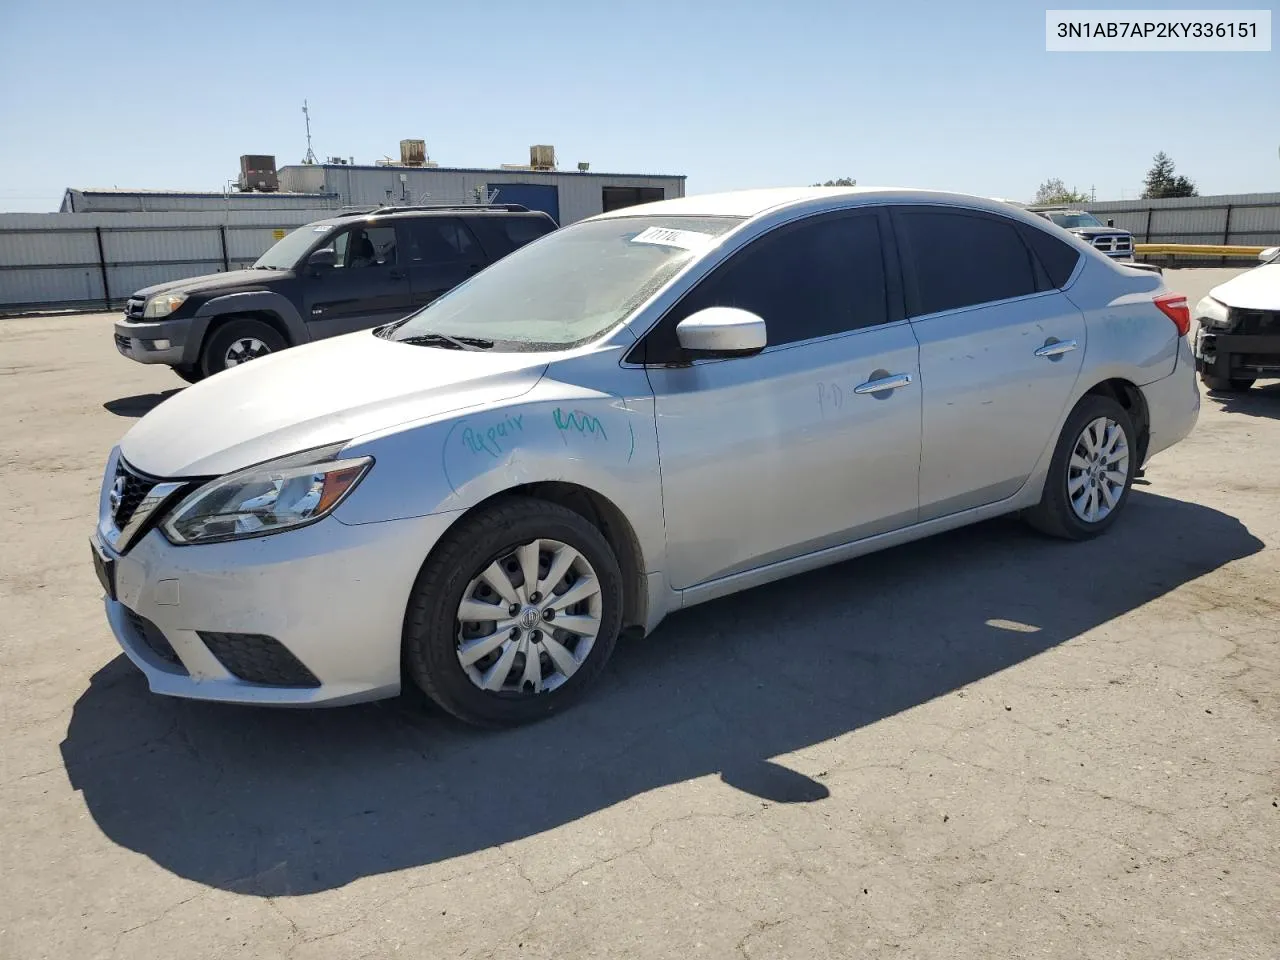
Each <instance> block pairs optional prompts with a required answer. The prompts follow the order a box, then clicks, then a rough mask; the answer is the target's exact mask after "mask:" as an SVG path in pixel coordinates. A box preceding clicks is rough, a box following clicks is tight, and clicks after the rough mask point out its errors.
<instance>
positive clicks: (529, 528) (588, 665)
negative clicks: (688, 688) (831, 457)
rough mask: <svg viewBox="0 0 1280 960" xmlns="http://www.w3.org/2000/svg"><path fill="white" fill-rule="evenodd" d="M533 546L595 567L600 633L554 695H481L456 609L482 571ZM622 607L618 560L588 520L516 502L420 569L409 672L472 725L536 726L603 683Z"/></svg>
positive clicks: (409, 621) (481, 517) (461, 534)
mask: <svg viewBox="0 0 1280 960" xmlns="http://www.w3.org/2000/svg"><path fill="white" fill-rule="evenodd" d="M535 538H542V539H552V540H559V541H561V542H562V543H566V544H568V545H570V546H571V547H573V548H574V549H575V550H577V551H578V552H579V553H581V554H582V555H583V557H585V558H586V560H587V562H588V563H590V564H591V566H592V568H593V569H594V571H595V574H596V578H597V579H598V581H599V583H600V597H601V602H602V608H601V617H600V629H599V632H598V633H597V634H596V639H595V643H594V645H593V646H592V648H591V651H590V652H589V653H588V654H587V657H586V659H585V660H584V661H583V662H582V665H581V666H579V667H578V669H577V670H576V671H575V672H573V674H572V675H571V676H569V677H568V679H567V680H565V681H564V682H563V683H562V684H561V685H560V686H559V687H557V688H556V689H554V690H551V691H544V692H540V693H492V692H488V691H485V690H481V689H480V688H479V687H478V686H476V684H474V683H473V682H472V681H471V679H470V678H469V677H468V675H467V673H466V671H465V669H464V668H463V666H462V665H461V664H460V663H459V661H458V655H457V642H458V621H457V612H458V605H459V603H460V602H461V601H462V598H463V591H464V590H466V588H467V585H468V584H469V583H470V582H471V580H472V579H473V578H475V577H477V576H478V575H479V573H480V571H482V570H484V569H485V568H486V567H487V566H488V565H489V564H490V563H492V562H493V561H495V560H497V559H500V558H501V557H503V556H505V555H506V554H508V553H510V552H511V551H512V549H514V548H515V547H517V546H519V545H521V544H524V543H528V542H529V541H530V540H533V539H535ZM622 599H623V591H622V573H621V571H620V570H619V567H618V561H617V558H616V557H615V556H614V554H613V550H612V549H611V548H610V547H609V543H608V541H607V540H605V538H604V536H603V535H602V534H601V533H600V531H599V530H597V529H596V527H595V526H594V525H593V524H592V523H591V522H590V521H589V520H587V519H586V518H585V517H583V516H582V515H581V514H578V513H575V512H574V511H572V510H569V509H568V508H566V507H562V506H559V505H558V504H554V503H548V502H546V501H544V500H536V499H533V498H530V497H512V498H510V499H506V500H503V501H500V502H498V503H495V504H494V505H493V506H490V507H488V508H486V509H484V510H482V511H480V512H478V513H476V514H474V515H473V516H470V517H467V518H465V519H463V520H461V521H459V522H458V523H457V525H455V526H454V527H453V529H451V530H450V531H449V532H448V533H447V534H445V536H444V537H443V538H442V539H441V541H440V543H439V544H438V545H437V547H436V549H435V550H433V551H432V553H431V556H430V557H428V559H427V562H426V563H424V564H423V566H422V570H421V571H420V572H419V573H418V578H417V581H416V582H415V583H414V585H413V591H412V593H411V594H410V596H409V605H408V608H407V609H406V611H405V620H404V634H403V655H404V664H405V668H406V670H407V672H408V673H409V676H410V677H411V678H412V679H413V681H414V683H415V684H417V686H418V687H419V688H420V689H421V690H422V692H423V693H425V694H426V695H427V696H428V697H430V698H431V700H432V701H434V702H435V703H436V704H438V705H439V706H440V707H442V708H443V709H444V710H446V711H448V712H449V713H451V714H453V715H454V716H455V717H458V718H459V719H461V720H464V721H466V722H467V723H471V724H475V725H477V726H483V727H505V726H513V725H516V724H521V723H528V722H530V721H534V720H539V719H542V718H543V717H546V716H549V715H550V714H552V713H554V712H556V711H557V710H560V709H563V708H564V707H566V706H567V705H569V704H570V703H572V702H573V701H574V700H576V699H577V698H578V697H579V696H581V695H582V693H583V692H584V691H585V690H586V689H587V688H588V687H590V686H591V684H592V683H593V682H594V681H595V680H596V678H597V677H599V675H600V672H601V671H602V670H603V669H604V666H605V663H606V662H607V661H608V659H609V656H610V654H612V652H613V648H614V645H615V644H616V642H617V639H618V631H619V628H620V626H621V623H622Z"/></svg>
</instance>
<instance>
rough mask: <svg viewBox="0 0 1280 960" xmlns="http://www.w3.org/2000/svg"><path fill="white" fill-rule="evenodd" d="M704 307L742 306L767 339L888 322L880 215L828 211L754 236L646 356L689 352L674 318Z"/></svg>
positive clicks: (682, 306) (657, 333) (659, 332)
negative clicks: (765, 331)
mask: <svg viewBox="0 0 1280 960" xmlns="http://www.w3.org/2000/svg"><path fill="white" fill-rule="evenodd" d="M706 307H739V308H741V309H743V310H750V311H751V312H752V313H755V314H757V315H758V316H760V317H762V318H763V319H764V321H765V324H766V325H767V326H768V329H769V345H770V346H777V345H779V344H784V343H795V342H797V341H799V340H811V339H813V338H815V337H825V336H829V335H830V334H835V333H845V332H847V331H849V330H857V329H858V328H860V327H870V326H874V325H876V324H878V323H884V322H885V321H886V320H888V318H889V311H888V297H887V291H886V286H885V268H884V252H883V250H882V248H881V244H880V224H879V222H878V218H877V217H876V216H875V215H874V214H862V215H856V216H842V217H824V218H822V219H818V220H813V221H806V222H804V223H799V224H793V225H790V226H785V227H780V228H778V229H776V230H773V231H770V232H769V233H767V234H766V235H765V236H763V237H760V238H759V239H757V240H754V241H753V242H752V243H750V244H749V245H748V246H746V247H745V248H743V249H742V250H740V251H738V252H737V253H735V254H734V255H733V256H732V257H731V258H730V259H729V260H728V261H727V262H726V263H724V264H723V265H722V266H720V267H719V268H717V269H716V270H715V272H714V273H712V274H711V275H710V276H708V277H706V278H705V279H703V280H702V282H700V283H699V284H698V285H697V286H696V287H695V288H694V289H693V290H691V291H690V292H689V293H688V295H686V296H685V297H684V298H683V299H682V300H681V301H680V302H679V303H678V304H676V306H675V307H674V309H673V310H672V311H671V313H669V314H668V315H667V316H666V317H664V318H663V320H662V322H661V323H660V324H659V325H658V328H657V329H655V330H654V331H653V332H652V333H651V334H650V335H649V336H648V337H646V338H645V341H646V342H645V350H644V356H645V358H646V359H645V362H648V363H666V362H671V361H677V360H681V359H688V357H687V356H684V354H683V351H682V350H681V348H680V346H679V341H678V340H677V338H676V333H675V328H676V324H677V323H679V322H680V321H681V320H683V319H684V318H685V317H687V316H689V315H690V314H692V313H696V312H697V311H699V310H702V309H705V308H706Z"/></svg>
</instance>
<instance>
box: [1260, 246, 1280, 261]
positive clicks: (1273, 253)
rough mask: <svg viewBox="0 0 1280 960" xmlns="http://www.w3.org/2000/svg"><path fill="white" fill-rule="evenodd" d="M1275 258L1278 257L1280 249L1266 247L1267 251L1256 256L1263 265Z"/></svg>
mask: <svg viewBox="0 0 1280 960" xmlns="http://www.w3.org/2000/svg"><path fill="white" fill-rule="evenodd" d="M1277 256H1280V247H1267V249H1265V250H1263V251H1262V252H1261V253H1260V254H1258V259H1259V260H1261V261H1262V262H1263V263H1267V262H1268V261H1271V260H1274V259H1275V258H1276V257H1277Z"/></svg>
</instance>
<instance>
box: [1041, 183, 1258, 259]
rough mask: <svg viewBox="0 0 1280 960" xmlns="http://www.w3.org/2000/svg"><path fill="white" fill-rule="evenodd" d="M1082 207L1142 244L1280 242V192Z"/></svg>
mask: <svg viewBox="0 0 1280 960" xmlns="http://www.w3.org/2000/svg"><path fill="white" fill-rule="evenodd" d="M1079 208H1080V209H1083V210H1088V211H1089V212H1090V213H1092V214H1093V215H1094V216H1096V217H1098V218H1099V219H1102V220H1107V219H1111V220H1114V221H1115V222H1116V223H1115V225H1116V226H1117V227H1120V228H1121V229H1123V230H1128V231H1129V232H1130V233H1132V234H1133V235H1134V237H1135V238H1136V239H1137V242H1138V243H1205V244H1228V245H1238V246H1263V247H1266V246H1271V245H1273V244H1276V243H1280V193H1232V194H1218V195H1216V196H1208V197H1171V198H1169V199H1166V200H1099V201H1097V202H1094V203H1083V204H1079ZM1030 209H1033V210H1034V209H1038V208H1036V207H1031V208H1030Z"/></svg>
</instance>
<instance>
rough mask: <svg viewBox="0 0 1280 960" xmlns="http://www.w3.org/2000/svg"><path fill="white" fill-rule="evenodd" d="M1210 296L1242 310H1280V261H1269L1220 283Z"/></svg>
mask: <svg viewBox="0 0 1280 960" xmlns="http://www.w3.org/2000/svg"><path fill="white" fill-rule="evenodd" d="M1209 296H1211V297H1213V299H1215V300H1217V301H1218V302H1219V303H1225V304H1226V305H1227V306H1228V307H1238V308H1240V309H1241V310H1280V263H1267V264H1263V265H1262V266H1260V267H1254V268H1253V269H1252V270H1246V271H1245V272H1244V273H1242V274H1240V276H1238V277H1235V278H1233V279H1231V280H1228V281H1227V282H1226V283H1220V284H1218V286H1216V287H1214V288H1213V289H1212V290H1210V291H1209Z"/></svg>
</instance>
